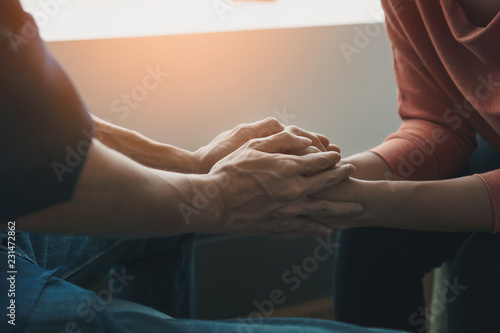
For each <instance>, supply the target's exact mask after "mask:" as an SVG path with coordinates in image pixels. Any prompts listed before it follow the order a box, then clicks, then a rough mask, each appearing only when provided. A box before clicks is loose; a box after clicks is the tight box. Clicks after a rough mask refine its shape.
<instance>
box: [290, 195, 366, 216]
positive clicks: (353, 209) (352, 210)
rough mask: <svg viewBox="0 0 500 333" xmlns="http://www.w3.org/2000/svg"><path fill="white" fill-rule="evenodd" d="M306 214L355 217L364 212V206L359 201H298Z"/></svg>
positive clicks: (303, 213)
mask: <svg viewBox="0 0 500 333" xmlns="http://www.w3.org/2000/svg"><path fill="white" fill-rule="evenodd" d="M296 205H299V206H300V207H301V210H302V214H301V215H304V216H307V217H310V218H315V217H337V218H338V217H344V218H346V217H354V216H359V215H361V214H363V211H364V209H363V206H362V205H361V204H359V203H357V202H339V201H328V200H316V199H305V200H303V201H300V202H298V203H296Z"/></svg>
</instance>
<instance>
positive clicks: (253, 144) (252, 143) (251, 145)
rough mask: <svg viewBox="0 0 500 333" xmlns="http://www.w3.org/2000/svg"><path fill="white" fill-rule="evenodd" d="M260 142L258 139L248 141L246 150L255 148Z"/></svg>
mask: <svg viewBox="0 0 500 333" xmlns="http://www.w3.org/2000/svg"><path fill="white" fill-rule="evenodd" d="M261 142H262V140H260V139H250V140H248V142H247V146H248V148H256V147H258V146H259V144H260V143H261Z"/></svg>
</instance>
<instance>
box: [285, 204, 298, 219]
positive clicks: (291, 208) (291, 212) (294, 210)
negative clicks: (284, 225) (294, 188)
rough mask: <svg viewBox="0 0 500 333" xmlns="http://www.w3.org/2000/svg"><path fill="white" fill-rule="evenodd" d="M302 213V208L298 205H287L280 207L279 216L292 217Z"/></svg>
mask: <svg viewBox="0 0 500 333" xmlns="http://www.w3.org/2000/svg"><path fill="white" fill-rule="evenodd" d="M301 213H302V208H301V207H300V206H299V205H288V206H286V207H284V208H282V209H281V212H280V214H281V217H283V218H293V217H295V216H297V215H300V214H301Z"/></svg>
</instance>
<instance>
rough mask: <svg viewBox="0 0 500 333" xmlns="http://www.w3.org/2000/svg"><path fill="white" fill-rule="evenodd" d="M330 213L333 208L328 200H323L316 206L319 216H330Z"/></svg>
mask: <svg viewBox="0 0 500 333" xmlns="http://www.w3.org/2000/svg"><path fill="white" fill-rule="evenodd" d="M330 213H331V209H330V205H329V203H328V202H325V201H322V202H321V203H320V204H319V205H318V207H317V208H316V214H317V215H319V216H328V215H330Z"/></svg>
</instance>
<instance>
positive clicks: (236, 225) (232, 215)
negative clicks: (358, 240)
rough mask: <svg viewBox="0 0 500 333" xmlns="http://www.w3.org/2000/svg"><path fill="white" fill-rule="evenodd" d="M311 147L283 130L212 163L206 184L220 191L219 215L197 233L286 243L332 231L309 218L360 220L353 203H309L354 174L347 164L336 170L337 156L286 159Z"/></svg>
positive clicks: (307, 141) (333, 153)
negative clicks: (263, 237) (215, 185)
mask: <svg viewBox="0 0 500 333" xmlns="http://www.w3.org/2000/svg"><path fill="white" fill-rule="evenodd" d="M268 121H272V120H268ZM318 140H319V139H318ZM311 144H312V140H311V139H308V138H305V137H301V136H297V135H294V134H291V133H290V132H289V131H283V132H280V133H277V134H273V135H271V136H268V137H265V138H260V139H251V140H250V141H248V142H247V143H246V144H244V145H243V146H241V147H240V148H239V149H237V150H236V151H235V152H233V153H231V154H230V155H228V156H227V157H225V158H223V159H222V160H220V161H219V162H218V163H216V164H215V165H214V166H213V167H212V169H211V171H210V173H209V176H211V178H210V181H212V182H216V183H218V184H220V185H221V188H222V190H221V192H220V194H219V195H218V196H217V197H215V198H214V200H216V202H215V203H214V206H215V212H217V214H218V216H217V217H216V218H215V219H214V220H213V221H208V222H205V223H206V224H204V225H203V226H196V227H197V228H196V231H199V232H206V233H231V234H245V235H276V234H278V235H280V236H283V237H287V238H291V237H296V236H301V235H320V236H324V235H327V234H329V233H330V232H331V229H330V228H328V227H325V226H323V225H322V224H320V223H316V222H313V221H312V220H311V219H310V218H309V217H321V216H339V217H340V216H356V215H359V214H360V213H361V211H362V207H361V206H360V205H359V204H357V203H354V202H329V201H326V200H321V199H311V198H309V195H311V194H314V193H316V192H318V191H321V190H323V189H325V188H328V187H331V186H334V185H336V184H338V183H341V182H343V181H345V180H346V179H348V178H349V176H350V175H351V173H352V172H353V167H352V166H351V165H344V166H340V167H335V165H336V164H337V163H338V162H339V160H340V155H339V153H338V152H336V151H329V152H327V151H322V152H316V153H311V154H308V155H304V156H295V155H292V154H290V153H293V152H300V151H304V150H307V149H308V148H310V147H311ZM321 145H322V147H323V150H326V148H325V147H324V146H323V144H321ZM317 149H319V148H317ZM308 175H312V176H308ZM305 215H307V216H308V217H307V218H306V217H304V216H305Z"/></svg>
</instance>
